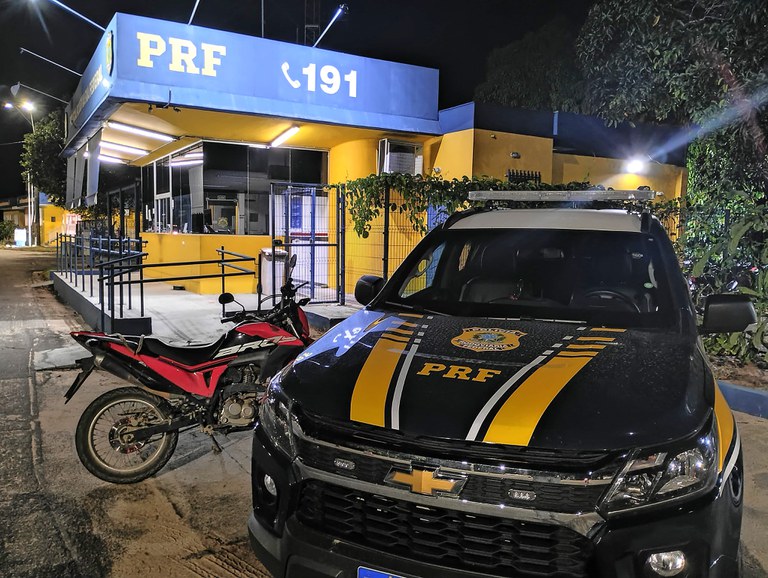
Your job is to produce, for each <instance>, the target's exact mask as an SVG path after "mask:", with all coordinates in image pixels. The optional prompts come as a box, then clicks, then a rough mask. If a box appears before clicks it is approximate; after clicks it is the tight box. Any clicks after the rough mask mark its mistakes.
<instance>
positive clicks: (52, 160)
mask: <svg viewBox="0 0 768 578" xmlns="http://www.w3.org/2000/svg"><path fill="white" fill-rule="evenodd" d="M63 121H64V115H63V113H62V112H61V111H54V112H52V113H50V114H49V115H48V116H46V117H45V118H43V119H42V120H40V121H38V122H37V123H36V124H35V130H34V131H33V132H31V133H27V134H25V135H24V150H23V152H22V154H21V166H22V168H23V169H24V171H25V172H26V173H27V174H28V175H29V179H30V182H31V183H32V185H33V186H34V187H35V188H36V189H38V190H40V191H42V192H44V193H45V194H46V195H48V200H49V201H50V202H51V203H53V204H54V205H57V206H59V207H63V206H64V202H65V195H66V193H65V187H66V178H67V163H66V161H65V160H64V159H63V158H61V156H60V154H61V151H62V149H63V148H64V123H63Z"/></svg>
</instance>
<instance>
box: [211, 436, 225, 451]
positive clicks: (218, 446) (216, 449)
mask: <svg viewBox="0 0 768 578" xmlns="http://www.w3.org/2000/svg"><path fill="white" fill-rule="evenodd" d="M211 441H212V442H213V448H211V449H212V450H213V453H214V454H220V453H221V452H223V451H224V450H223V448H222V447H221V446H220V445H219V442H217V441H216V438H215V437H213V434H211Z"/></svg>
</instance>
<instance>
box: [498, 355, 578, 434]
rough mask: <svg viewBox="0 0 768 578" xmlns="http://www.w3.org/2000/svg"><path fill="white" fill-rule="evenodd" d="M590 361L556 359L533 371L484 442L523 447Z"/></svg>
mask: <svg viewBox="0 0 768 578" xmlns="http://www.w3.org/2000/svg"><path fill="white" fill-rule="evenodd" d="M590 361H592V357H587V356H584V357H570V356H568V355H556V356H554V357H553V358H552V359H550V360H549V361H548V362H547V363H545V364H544V365H542V366H541V367H539V368H538V369H537V370H536V371H534V372H533V373H532V374H531V375H530V377H529V378H528V379H526V380H525V381H524V382H523V383H522V384H521V385H520V387H518V388H517V389H516V390H515V392H514V393H513V394H512V395H511V396H510V397H509V398H508V399H507V401H506V402H504V405H503V406H501V409H500V410H499V411H498V413H497V414H496V416H495V417H494V418H493V421H492V422H491V425H490V426H489V427H488V431H487V432H486V434H485V437H484V438H483V441H484V442H490V443H497V444H508V445H513V446H527V445H528V443H529V442H530V441H531V437H533V432H534V430H535V429H536V426H537V425H538V424H539V421H540V420H541V417H542V416H543V415H544V412H545V411H546V410H547V408H548V407H549V406H550V404H551V403H552V402H553V401H554V399H555V397H556V396H557V394H558V393H560V391H561V390H562V389H563V388H564V387H565V386H566V384H567V383H568V382H569V381H571V379H572V378H573V377H574V376H575V375H576V374H577V373H578V372H579V371H581V369H582V368H583V367H584V366H585V365H587V364H588V363H589V362H590Z"/></svg>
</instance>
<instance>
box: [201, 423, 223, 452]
mask: <svg viewBox="0 0 768 578" xmlns="http://www.w3.org/2000/svg"><path fill="white" fill-rule="evenodd" d="M203 433H206V434H208V435H209V436H211V443H212V444H213V446H212V447H211V450H213V453H214V454H220V453H221V452H223V451H224V449H223V448H222V447H221V446H220V445H219V442H217V441H216V438H215V437H213V428H212V427H211V426H207V427H204V428H203Z"/></svg>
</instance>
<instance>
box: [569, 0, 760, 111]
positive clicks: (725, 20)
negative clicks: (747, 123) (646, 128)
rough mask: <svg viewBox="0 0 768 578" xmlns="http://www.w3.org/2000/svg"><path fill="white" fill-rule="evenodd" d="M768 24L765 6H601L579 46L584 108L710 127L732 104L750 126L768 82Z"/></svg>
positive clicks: (658, 0) (715, 0)
mask: <svg viewBox="0 0 768 578" xmlns="http://www.w3.org/2000/svg"><path fill="white" fill-rule="evenodd" d="M767 26H768V3H766V2H765V0H646V1H644V2H636V1H633V0H601V1H599V2H598V3H596V4H595V5H594V6H593V7H592V9H591V10H590V12H589V15H588V16H587V20H586V22H585V23H584V26H583V27H582V29H581V31H580V33H579V38H578V40H577V43H576V46H577V50H578V54H579V61H580V63H581V66H582V70H583V71H584V74H585V76H586V79H587V84H588V90H587V91H586V95H587V97H586V98H587V106H588V108H589V109H590V110H592V111H594V112H596V113H599V114H600V115H601V116H603V117H605V118H607V119H610V120H612V121H621V120H625V119H630V120H644V119H649V120H657V121H672V122H695V123H700V124H707V125H709V124H711V123H712V122H713V121H714V122H715V123H717V120H716V119H717V117H718V115H719V114H720V113H722V112H725V110H726V109H727V108H728V107H731V106H733V107H735V110H733V111H731V112H738V113H739V114H740V116H741V117H742V118H743V119H744V120H746V119H748V117H749V116H751V115H753V114H754V113H755V106H754V105H755V104H758V105H760V104H762V103H754V102H753V101H751V99H750V96H749V95H754V94H757V93H758V91H759V90H758V89H761V88H765V86H766V80H767V79H768V76H766V69H765V62H766V61H767V60H768V35H766V34H765V31H766V27H767ZM762 96H763V99H764V98H765V97H766V96H768V95H766V94H764V93H763V95H762ZM763 103H764V100H763ZM733 116H734V115H732V114H731V115H727V116H726V118H725V119H720V120H721V121H727V120H729V119H732V118H733Z"/></svg>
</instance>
